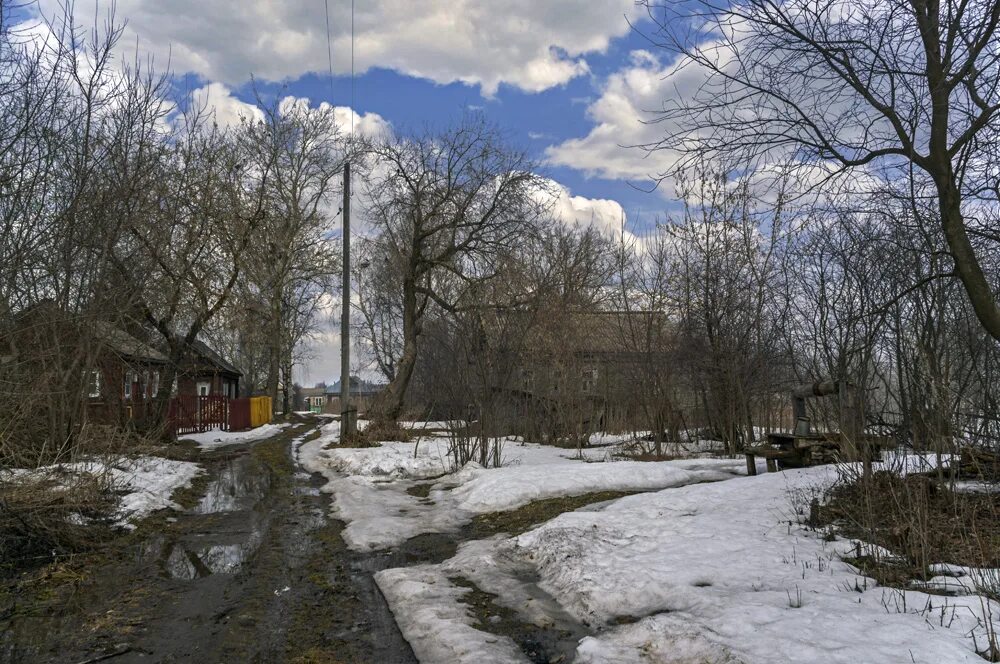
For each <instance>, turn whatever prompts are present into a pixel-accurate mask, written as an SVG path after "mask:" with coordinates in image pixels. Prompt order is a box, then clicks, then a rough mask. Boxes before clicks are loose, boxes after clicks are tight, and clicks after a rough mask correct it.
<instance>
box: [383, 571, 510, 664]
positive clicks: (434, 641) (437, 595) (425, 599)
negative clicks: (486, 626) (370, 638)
mask: <svg viewBox="0 0 1000 664" xmlns="http://www.w3.org/2000/svg"><path fill="white" fill-rule="evenodd" d="M375 580H376V582H377V583H378V587H379V589H380V590H381V591H382V594H383V595H385V598H386V601H387V602H389V605H390V606H391V607H392V611H393V616H394V617H395V618H396V624H397V625H399V630H400V631H401V632H402V633H403V638H405V639H406V640H407V642H408V643H409V644H410V647H412V648H413V654H415V655H416V656H417V659H418V660H419V661H420V662H421V664H459V663H463V662H466V663H468V664H508V663H514V662H527V661H528V660H527V658H526V657H525V656H524V654H523V653H522V652H521V649H520V648H518V647H517V644H515V643H514V642H513V641H512V640H511V639H510V638H509V637H506V636H496V635H493V634H487V633H485V632H481V631H479V630H477V629H475V628H473V627H472V624H473V619H472V615H471V613H470V611H469V609H468V607H467V606H466V605H464V604H462V603H461V598H462V596H463V595H465V594H466V593H468V592H469V589H468V588H462V587H459V586H456V585H454V584H452V583H451V582H450V581H449V580H448V578H447V576H446V575H445V574H444V573H443V572H442V571H441V570H439V569H438V568H436V567H435V566H432V565H419V566H415V567H407V568H402V569H391V570H383V571H381V572H379V573H377V574H376V575H375Z"/></svg>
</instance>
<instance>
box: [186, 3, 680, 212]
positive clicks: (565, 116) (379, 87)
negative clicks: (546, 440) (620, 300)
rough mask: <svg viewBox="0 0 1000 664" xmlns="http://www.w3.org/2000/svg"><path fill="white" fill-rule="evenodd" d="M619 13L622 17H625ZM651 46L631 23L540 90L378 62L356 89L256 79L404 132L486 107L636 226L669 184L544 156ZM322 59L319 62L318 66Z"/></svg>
mask: <svg viewBox="0 0 1000 664" xmlns="http://www.w3.org/2000/svg"><path fill="white" fill-rule="evenodd" d="M620 20H621V21H622V23H623V24H624V23H625V19H624V17H620ZM648 48H649V43H648V41H647V40H646V39H645V38H644V37H643V36H642V35H641V34H639V33H637V32H636V31H635V30H628V31H626V33H625V34H624V35H623V36H621V37H617V38H614V39H613V40H611V41H610V43H609V45H608V48H607V50H606V51H605V52H597V53H591V54H589V55H588V56H587V58H586V60H587V65H588V67H589V70H590V71H589V72H588V73H586V74H584V75H581V76H576V77H574V78H572V79H570V80H569V81H567V82H566V83H564V84H560V85H556V86H553V87H550V88H548V89H546V90H543V91H540V92H532V91H525V90H523V89H521V88H519V87H518V86H516V85H511V84H507V83H500V85H499V87H498V90H497V91H496V93H495V94H493V95H490V96H484V94H483V92H482V90H481V87H480V86H478V85H474V84H471V85H470V84H467V83H462V82H451V83H438V82H435V81H433V80H430V79H427V78H422V77H419V76H414V75H411V74H407V73H404V72H400V71H397V70H394V69H389V68H384V67H378V66H374V67H371V68H369V69H368V70H367V71H364V72H362V73H359V74H356V75H355V77H354V79H353V90H352V79H351V76H350V75H349V74H340V75H334V76H333V78H332V85H331V77H330V75H329V73H328V72H327V71H323V72H321V73H314V72H308V73H306V74H303V75H302V76H299V77H297V78H294V79H287V80H283V81H277V82H276V81H260V80H258V81H256V83H255V85H256V88H257V90H258V91H259V92H261V93H262V94H263V95H264V96H266V97H271V96H272V95H273V96H277V97H284V96H288V95H291V96H295V97H305V98H308V99H309V100H310V101H311V102H312V103H320V102H329V103H331V104H333V105H336V106H349V107H351V108H353V110H354V111H355V112H357V113H359V114H362V115H363V114H366V113H375V114H378V115H379V116H380V117H381V118H384V119H385V120H386V121H388V122H389V123H391V124H392V125H393V126H394V127H395V128H397V129H400V130H402V131H404V132H405V131H406V130H407V129H408V128H413V129H421V128H423V127H425V126H431V127H434V126H438V127H440V126H442V125H444V124H446V123H447V122H449V121H450V120H455V119H458V118H459V117H460V116H461V115H462V114H463V113H464V112H466V111H469V110H472V111H476V112H481V113H484V114H486V115H487V116H488V117H489V118H490V119H491V120H492V121H494V122H496V123H497V124H498V125H499V126H500V127H502V128H503V129H504V130H505V131H506V132H507V134H508V136H509V139H510V141H511V142H512V143H514V144H515V145H517V146H519V147H521V148H523V149H525V150H526V151H527V152H528V153H529V154H530V155H532V156H533V157H534V158H535V159H537V160H538V162H539V164H540V170H541V171H542V172H543V173H544V174H545V175H546V176H548V177H551V178H552V179H554V180H556V181H557V182H559V183H560V184H562V185H564V186H566V187H567V188H568V189H569V190H570V192H571V193H572V194H573V195H574V196H582V197H587V198H594V199H610V200H613V201H616V202H617V203H619V204H620V205H621V206H622V208H623V209H624V212H625V214H626V215H627V218H628V223H629V225H631V226H635V227H637V228H639V227H648V226H649V225H650V224H652V223H653V221H654V219H655V217H656V216H657V215H662V214H663V209H664V207H665V205H666V206H669V201H668V200H665V198H669V192H667V191H665V190H663V191H656V192H652V193H651V192H650V191H649V189H650V188H651V186H652V181H651V180H650V179H649V178H645V177H627V176H626V177H602V176H600V175H596V174H593V173H590V172H588V169H584V168H575V167H573V166H572V165H569V164H565V165H564V164H562V163H555V162H553V161H552V160H549V159H547V158H546V149H547V148H549V147H550V146H553V145H558V144H560V143H562V142H564V141H567V140H571V139H574V138H580V137H584V136H586V135H587V134H588V132H590V130H591V129H592V128H593V127H594V125H595V120H594V119H593V118H591V117H590V116H589V114H588V110H589V108H590V106H591V105H592V104H593V103H594V102H595V101H597V100H598V99H599V98H600V97H601V93H602V89H603V85H604V84H605V82H606V80H607V78H608V77H609V76H612V75H614V74H615V73H616V72H619V71H620V70H622V68H623V67H627V66H628V65H629V61H630V53H632V52H634V51H637V50H640V49H648ZM664 55H665V54H664ZM325 64H326V63H325V62H324V63H319V65H320V66H324V65H325ZM324 69H325V66H324ZM177 79H178V80H177V89H178V91H179V93H181V94H183V93H185V92H190V91H193V90H196V89H198V88H201V87H202V86H204V85H205V84H206V83H207V82H208V81H207V79H206V78H204V77H203V76H199V75H196V74H191V73H188V74H187V75H183V76H178V77H177ZM229 91H230V93H231V94H232V95H233V97H235V98H236V99H239V100H240V101H243V102H246V103H252V102H253V101H254V94H253V85H252V84H251V82H250V81H249V80H247V81H246V82H244V83H243V84H242V85H235V86H231V87H229ZM654 108H655V107H654ZM650 117H652V116H650ZM627 142H628V139H627V137H625V136H623V137H622V139H621V143H619V144H626V143H627ZM626 151H631V152H634V154H635V156H634V159H635V160H636V161H637V162H640V161H642V160H643V152H642V151H641V150H638V149H633V150H625V149H623V150H622V152H626Z"/></svg>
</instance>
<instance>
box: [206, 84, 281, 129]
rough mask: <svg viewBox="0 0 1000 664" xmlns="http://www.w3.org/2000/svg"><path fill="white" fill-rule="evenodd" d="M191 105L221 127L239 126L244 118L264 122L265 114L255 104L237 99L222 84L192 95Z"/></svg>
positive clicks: (207, 87)
mask: <svg viewBox="0 0 1000 664" xmlns="http://www.w3.org/2000/svg"><path fill="white" fill-rule="evenodd" d="M191 105H192V106H193V107H194V109H196V110H197V111H199V112H200V111H204V113H206V114H207V115H208V116H209V118H210V119H212V120H214V121H215V122H216V124H218V125H219V126H220V127H231V126H235V125H239V124H240V122H241V120H242V119H243V118H246V119H248V120H263V119H264V113H263V112H262V111H261V110H260V109H259V108H257V106H256V105H254V104H248V103H246V102H245V101H241V100H239V99H237V98H236V97H235V96H234V95H233V93H232V91H231V90H230V89H229V88H227V87H226V86H225V85H223V84H222V83H209V84H208V85H206V86H204V87H200V88H198V89H197V90H194V91H193V92H192V93H191Z"/></svg>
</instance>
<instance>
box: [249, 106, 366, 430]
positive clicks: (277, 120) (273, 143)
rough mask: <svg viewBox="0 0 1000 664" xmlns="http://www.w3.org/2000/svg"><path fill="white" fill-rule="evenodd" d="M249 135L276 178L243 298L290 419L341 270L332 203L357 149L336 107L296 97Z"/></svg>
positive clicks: (273, 109) (268, 111) (273, 389)
mask: <svg viewBox="0 0 1000 664" xmlns="http://www.w3.org/2000/svg"><path fill="white" fill-rule="evenodd" d="M258 102H260V99H259V98H258ZM261 106H263V104H261ZM241 134H242V136H241V138H242V140H243V141H244V142H245V144H246V150H247V151H248V153H249V154H250V155H252V158H253V159H254V162H255V164H256V167H257V168H258V169H261V170H269V172H270V176H269V178H267V187H266V200H267V203H266V205H267V206H268V210H267V214H266V215H264V216H263V218H262V219H261V223H260V224H259V225H258V230H257V233H258V237H259V238H260V239H259V241H257V242H253V243H251V244H250V246H249V247H248V259H249V260H248V261H247V273H246V275H247V277H248V279H247V280H246V283H244V284H243V287H242V288H241V297H240V298H239V300H240V304H241V305H242V306H244V307H246V308H247V309H248V311H252V312H255V313H256V314H257V316H256V318H257V319H258V320H259V324H260V325H261V326H262V328H263V330H264V334H263V335H261V336H262V337H263V339H262V341H263V342H264V344H265V357H266V361H267V374H266V385H265V389H266V392H267V394H268V395H270V396H271V397H272V399H273V400H274V403H275V404H277V403H278V384H279V377H281V378H283V379H282V380H280V383H281V384H282V385H283V386H284V388H283V390H282V394H283V399H282V404H283V406H282V408H283V411H284V412H286V413H287V412H288V411H289V409H290V407H291V404H290V401H289V392H288V390H289V389H290V387H291V370H292V365H293V364H294V359H295V358H294V357H293V354H294V352H295V349H296V348H297V347H298V346H299V344H300V342H301V341H302V339H303V337H304V336H306V335H307V334H308V333H309V332H310V331H312V330H313V329H314V326H315V322H316V313H317V311H318V310H319V300H320V298H321V297H322V296H323V295H324V294H325V293H327V292H329V291H330V290H333V288H334V284H333V277H334V276H335V275H337V274H338V273H339V269H340V267H339V266H340V262H339V260H338V258H339V256H338V253H337V251H336V248H335V247H334V246H333V233H332V229H331V222H332V218H331V217H332V216H333V215H331V214H330V212H329V208H330V200H329V198H330V194H331V193H332V191H333V189H334V187H335V182H334V178H335V176H336V175H337V173H339V172H341V169H342V167H343V163H344V155H345V154H346V152H347V151H348V150H349V149H350V148H349V146H348V145H347V144H346V141H345V139H344V138H343V137H341V136H340V135H339V132H338V128H337V125H336V120H335V117H334V109H333V107H331V106H326V105H323V106H320V107H317V108H309V107H308V106H307V105H306V104H305V102H304V101H296V100H292V99H286V100H284V101H282V102H280V103H279V104H278V105H271V106H264V117H263V120H261V121H249V120H248V121H246V122H245V123H244V124H243V126H242V128H241Z"/></svg>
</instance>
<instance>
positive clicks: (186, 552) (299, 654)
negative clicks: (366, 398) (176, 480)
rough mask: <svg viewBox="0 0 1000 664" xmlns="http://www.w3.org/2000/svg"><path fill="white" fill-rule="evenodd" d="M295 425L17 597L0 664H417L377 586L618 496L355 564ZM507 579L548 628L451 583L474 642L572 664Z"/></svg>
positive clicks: (566, 648) (565, 628)
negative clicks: (503, 642)
mask: <svg viewBox="0 0 1000 664" xmlns="http://www.w3.org/2000/svg"><path fill="white" fill-rule="evenodd" d="M293 422H294V425H293V426H292V427H289V428H288V429H286V430H284V431H283V432H282V433H281V434H279V435H277V436H274V437H272V438H270V439H267V440H265V441H260V442H257V443H254V444H248V445H234V446H229V447H226V448H222V449H220V450H216V451H213V452H210V453H203V454H201V455H200V456H199V457H198V459H197V460H198V461H199V462H200V463H203V464H204V465H205V467H206V470H207V471H208V473H207V476H206V477H204V478H202V479H199V480H198V481H197V482H196V485H195V486H194V487H192V488H191V489H189V490H186V491H183V492H180V493H181V494H182V495H180V496H179V497H180V499H181V503H182V504H183V505H184V506H185V507H186V509H184V510H183V511H182V512H180V513H178V512H169V511H168V512H163V513H161V514H159V515H154V516H153V517H151V518H149V519H147V520H146V521H144V522H143V523H142V524H141V525H140V527H139V529H138V530H137V531H136V532H135V533H133V534H132V535H130V536H128V537H124V538H122V539H121V540H120V541H119V542H118V543H116V544H115V545H114V546H111V547H109V548H107V549H106V550H103V551H100V552H98V553H95V554H92V555H89V556H86V557H82V558H79V559H75V560H70V561H65V562H64V563H62V564H60V565H55V566H51V567H50V569H49V570H48V571H47V572H46V573H45V574H43V575H40V576H36V577H34V578H32V579H30V581H27V582H24V583H22V584H20V585H19V586H16V595H15V600H14V602H13V603H12V606H11V607H10V608H9V609H7V611H6V614H3V615H0V662H11V663H20V662H32V663H34V662H60V663H61V662H69V663H83V662H96V661H108V662H112V663H113V664H118V663H125V662H182V661H183V662H300V663H313V662H316V663H319V662H337V663H354V662H377V663H379V664H397V663H399V664H407V663H411V662H416V659H415V657H414V655H413V652H412V650H411V649H410V646H409V644H407V642H406V641H405V640H404V639H403V637H402V635H401V634H400V632H399V629H398V627H397V626H396V623H395V620H394V618H393V616H392V613H391V611H390V610H389V608H388V606H387V604H386V602H385V599H384V598H383V597H382V594H381V592H380V591H379V589H378V587H377V585H376V584H375V581H374V578H373V575H374V574H375V573H376V572H378V571H380V570H383V569H388V568H393V567H404V566H409V565H415V564H428V563H432V564H433V563H440V562H443V561H444V560H446V559H448V558H450V557H452V556H453V555H454V554H455V551H456V549H457V548H458V546H459V545H460V544H461V543H462V542H464V541H468V540H473V539H481V538H485V537H489V536H491V535H494V534H496V533H498V532H508V533H515V532H523V531H524V530H526V529H527V528H529V527H530V526H532V525H534V524H536V523H540V522H542V521H545V520H548V519H550V518H552V517H554V516H555V515H556V514H558V513H560V512H563V511H567V510H571V509H579V508H581V507H583V506H585V505H588V504H594V503H598V504H599V503H600V501H606V500H610V499H613V498H617V497H620V495H624V494H616V493H611V492H604V493H596V494H589V495H587V496H577V497H573V498H567V499H555V500H548V501H539V502H538V503H533V504H531V505H528V506H526V507H524V508H521V509H519V510H514V511H511V512H506V513H499V514H491V515H484V516H483V517H480V518H478V519H476V520H475V521H474V522H473V523H470V524H469V525H468V526H466V527H465V528H463V529H461V530H459V531H457V532H453V533H435V534H427V535H420V536H418V537H414V538H412V539H410V540H408V541H407V542H405V543H403V544H402V545H400V546H398V547H396V548H394V549H392V550H389V551H375V552H364V553H359V552H354V551H350V550H349V549H348V548H347V546H346V544H345V543H344V541H343V538H342V537H341V531H342V530H343V527H344V524H343V523H341V522H339V521H335V520H331V519H330V518H329V517H328V514H329V510H330V496H329V495H327V494H324V493H322V492H321V491H320V487H322V485H323V484H324V480H323V479H322V478H321V477H320V476H318V475H310V474H309V473H306V472H303V471H302V470H301V469H300V468H298V467H296V465H295V463H294V461H293V459H294V458H295V447H296V446H297V445H299V444H301V443H302V442H304V441H306V440H310V439H311V438H313V437H315V435H316V434H317V433H318V432H317V425H316V423H315V421H314V420H311V419H310V420H303V419H301V418H299V419H296V420H294V421H293ZM428 486H429V485H428ZM424 491H425V488H424V487H422V486H421V487H419V488H417V489H416V492H417V494H416V495H419V494H420V493H422V492H424ZM425 495H426V494H425ZM509 572H511V573H513V574H515V575H517V576H518V578H519V580H521V581H522V582H523V583H524V584H525V588H526V589H528V591H529V593H530V594H531V595H532V598H533V600H535V602H536V604H535V605H536V606H542V607H545V613H546V615H548V616H549V618H550V620H548V621H547V623H546V624H542V625H536V624H533V623H529V622H526V621H525V620H524V619H523V618H522V617H521V616H519V615H518V614H517V613H516V612H514V611H511V610H510V609H507V608H505V607H503V606H502V603H501V602H500V601H498V600H500V599H502V598H496V597H495V596H492V595H490V594H488V593H485V592H483V591H482V590H480V589H479V588H477V587H475V586H474V585H473V584H472V583H471V582H469V581H468V580H467V579H459V578H456V579H455V580H454V581H455V582H456V583H459V584H460V585H463V586H465V587H467V588H468V592H467V593H466V595H465V596H464V597H463V598H462V600H461V601H462V602H463V603H464V604H466V605H467V606H468V609H469V612H470V616H472V617H473V618H474V619H475V621H476V626H477V627H478V628H479V629H482V630H484V631H488V632H491V633H494V634H501V635H505V636H509V637H511V638H512V639H513V640H514V641H515V642H516V643H517V644H518V645H519V646H520V647H521V649H522V651H523V652H524V654H525V656H526V658H527V659H528V660H529V661H531V662H563V661H570V660H571V659H572V657H573V653H574V652H575V648H576V645H577V643H578V641H579V639H580V638H582V637H584V636H586V635H587V634H588V630H587V629H586V628H585V627H583V626H581V625H580V624H579V623H577V622H575V621H574V620H573V619H572V618H571V617H570V616H569V615H568V614H566V613H565V612H564V611H562V609H561V608H560V607H559V606H558V604H557V603H556V602H555V601H554V600H553V599H552V598H551V597H550V596H549V595H548V594H547V593H545V592H544V591H543V590H541V589H540V588H538V586H537V579H533V578H530V574H529V571H528V570H524V571H523V574H522V573H521V572H520V571H518V570H509ZM522 577H523V578H522Z"/></svg>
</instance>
